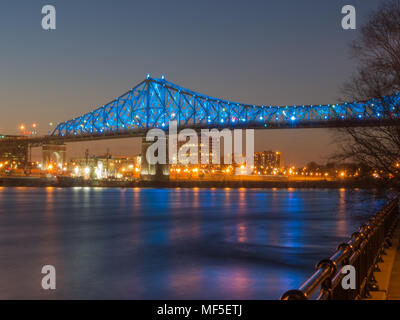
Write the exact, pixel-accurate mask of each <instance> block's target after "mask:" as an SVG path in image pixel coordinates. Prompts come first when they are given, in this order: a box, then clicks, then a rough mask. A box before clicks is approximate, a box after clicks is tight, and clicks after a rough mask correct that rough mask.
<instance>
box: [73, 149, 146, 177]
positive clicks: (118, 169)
mask: <svg viewBox="0 0 400 320" xmlns="http://www.w3.org/2000/svg"><path fill="white" fill-rule="evenodd" d="M140 162H141V157H140V156H136V157H123V156H113V155H111V154H105V155H102V156H86V157H85V158H75V159H71V161H70V163H69V171H70V172H71V173H72V175H73V176H84V177H87V178H97V179H103V178H121V177H123V176H136V175H139V172H140Z"/></svg>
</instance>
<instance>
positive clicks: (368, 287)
mask: <svg viewBox="0 0 400 320" xmlns="http://www.w3.org/2000/svg"><path fill="white" fill-rule="evenodd" d="M398 212H399V199H398V198H397V199H394V200H392V201H391V202H390V203H389V204H388V205H387V206H386V207H385V208H383V209H382V210H381V211H380V212H379V213H377V214H376V215H375V216H374V217H372V218H370V219H369V220H368V222H367V223H365V224H363V225H362V226H361V227H360V229H359V231H358V232H355V233H353V235H352V236H351V238H350V239H349V241H347V242H345V243H342V244H340V245H339V246H338V249H337V251H336V252H335V253H334V254H333V255H332V256H331V257H330V258H329V259H325V260H322V261H320V262H319V263H318V264H317V265H316V271H315V272H314V274H313V275H312V276H311V277H310V278H309V279H308V280H307V281H306V282H304V283H303V284H302V285H301V287H300V288H299V289H297V290H289V291H287V292H285V293H284V294H283V295H282V297H281V300H307V299H310V298H311V297H314V296H316V295H317V291H318V289H319V290H320V291H319V294H318V296H316V299H317V300H354V299H360V298H367V297H369V296H370V293H369V292H370V291H373V290H377V289H378V288H377V283H376V280H375V278H374V276H373V273H374V272H375V271H378V270H379V269H378V263H379V262H381V261H382V255H384V254H385V249H387V248H388V247H389V246H390V245H391V238H392V235H393V231H394V229H395V227H396V223H397V215H398ZM345 265H350V266H353V267H354V269H355V272H356V288H355V289H347V290H346V289H344V288H343V287H342V285H341V283H342V279H343V277H344V276H346V273H345V274H343V273H342V272H341V270H342V267H343V266H345Z"/></svg>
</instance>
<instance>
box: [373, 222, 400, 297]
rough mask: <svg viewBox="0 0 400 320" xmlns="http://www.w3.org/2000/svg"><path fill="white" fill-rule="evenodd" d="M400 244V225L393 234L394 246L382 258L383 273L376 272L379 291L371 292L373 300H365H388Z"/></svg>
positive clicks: (379, 264) (380, 267) (380, 266)
mask: <svg viewBox="0 0 400 320" xmlns="http://www.w3.org/2000/svg"><path fill="white" fill-rule="evenodd" d="M399 243H400V225H397V227H396V230H395V232H394V234H393V239H392V246H391V247H390V248H388V249H386V250H385V251H386V254H385V255H383V256H382V259H383V262H380V263H378V266H379V269H380V270H381V271H379V272H374V276H375V279H376V281H377V284H378V288H379V291H370V294H371V298H368V299H365V300H387V299H388V296H389V287H390V283H391V277H392V271H393V266H394V262H395V259H396V254H397V251H398V248H399Z"/></svg>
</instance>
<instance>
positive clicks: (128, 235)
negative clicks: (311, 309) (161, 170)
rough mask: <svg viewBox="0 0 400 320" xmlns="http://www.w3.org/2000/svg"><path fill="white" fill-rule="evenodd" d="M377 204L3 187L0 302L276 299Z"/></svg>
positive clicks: (339, 195)
mask: <svg viewBox="0 0 400 320" xmlns="http://www.w3.org/2000/svg"><path fill="white" fill-rule="evenodd" d="M366 199H367V200H366ZM380 205H381V203H380V202H379V201H378V200H376V199H374V198H373V197H371V195H369V196H368V195H366V194H365V193H364V192H363V191H354V190H353V191H351V190H345V189H340V190H339V189H196V188H195V189H182V188H176V189H151V188H133V189H112V188H110V189H106V188H104V189H103V188H70V189H68V188H65V189H63V188H0V299H278V298H279V296H280V295H281V294H282V293H283V292H284V291H286V290H287V289H291V288H296V287H298V286H299V285H300V284H301V283H302V282H303V281H304V280H305V279H307V278H308V276H310V275H311V274H312V272H313V270H314V266H315V264H316V262H318V261H319V260H320V259H322V258H326V257H329V256H330V255H331V253H333V252H334V250H335V248H336V246H337V245H338V244H339V243H341V242H343V241H344V240H346V239H347V238H348V237H349V236H350V235H351V233H352V232H354V231H356V229H358V227H359V225H360V224H361V223H362V222H363V221H364V220H365V219H366V218H367V217H368V215H370V214H372V213H374V212H375V211H377V210H378V208H379V207H380ZM44 265H52V266H54V267H55V269H56V290H48V291H46V290H43V289H42V287H41V280H42V277H43V276H44V275H43V274H41V270H42V267H43V266H44Z"/></svg>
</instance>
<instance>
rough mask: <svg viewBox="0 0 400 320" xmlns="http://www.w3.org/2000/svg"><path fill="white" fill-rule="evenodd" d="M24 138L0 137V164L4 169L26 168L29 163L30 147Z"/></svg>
mask: <svg viewBox="0 0 400 320" xmlns="http://www.w3.org/2000/svg"><path fill="white" fill-rule="evenodd" d="M23 138H24V137H22V136H6V135H0V163H1V167H2V168H3V169H4V168H14V169H15V168H20V167H24V166H25V165H26V164H27V161H28V145H27V144H26V143H24V141H23Z"/></svg>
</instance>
